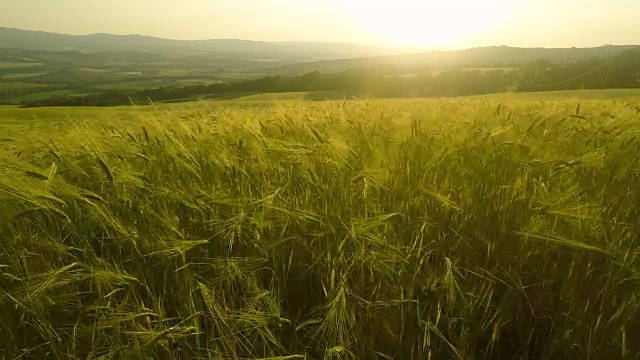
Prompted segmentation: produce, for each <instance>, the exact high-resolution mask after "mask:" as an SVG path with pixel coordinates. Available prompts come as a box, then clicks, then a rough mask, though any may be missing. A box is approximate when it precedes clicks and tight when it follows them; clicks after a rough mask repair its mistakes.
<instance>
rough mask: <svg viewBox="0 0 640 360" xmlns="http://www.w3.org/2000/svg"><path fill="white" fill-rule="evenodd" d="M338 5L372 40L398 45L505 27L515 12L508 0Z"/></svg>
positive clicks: (356, 0)
mask: <svg viewBox="0 0 640 360" xmlns="http://www.w3.org/2000/svg"><path fill="white" fill-rule="evenodd" d="M336 5H337V6H338V8H339V11H341V12H342V13H343V14H344V15H345V16H346V17H348V18H349V21H351V22H352V24H353V25H354V26H355V27H356V28H357V29H358V30H360V31H363V32H365V33H366V34H367V36H369V37H370V38H371V40H373V41H377V42H381V43H384V44H388V45H396V46H447V45H450V44H452V43H455V42H459V41H464V40H465V39H467V38H470V37H473V36H475V35H478V34H483V33H487V32H490V31H492V30H495V29H498V28H499V27H501V26H504V24H505V22H506V21H507V20H509V19H511V18H512V17H513V15H514V12H515V9H514V5H513V2H512V1H507V0H488V1H476V0H448V1H415V0H395V1H388V0H386V1H380V0H373V1H371V0H369V1H367V0H351V1H348V2H347V1H341V2H339V3H336Z"/></svg>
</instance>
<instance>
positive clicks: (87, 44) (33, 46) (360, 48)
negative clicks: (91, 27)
mask: <svg viewBox="0 0 640 360" xmlns="http://www.w3.org/2000/svg"><path fill="white" fill-rule="evenodd" d="M10 48H21V49H27V50H48V51H79V52H112V51H125V52H129V51H136V52H148V53H156V54H162V55H165V56H174V57H182V56H189V55H211V54H217V53H227V54H253V55H256V54H263V55H291V56H302V57H308V58H310V60H317V59H324V58H331V59H336V58H352V57H364V56H379V55H384V54H393V53H395V54H397V53H400V52H399V51H398V50H394V49H390V48H382V47H373V46H365V45H358V44H346V43H323V42H264V41H250V40H236V39H212V40H171V39H163V38H158V37H153V36H143V35H111V34H92V35H67V34H57V33H50V32H42V31H31V30H20V29H12V28H5V27H0V49H10Z"/></svg>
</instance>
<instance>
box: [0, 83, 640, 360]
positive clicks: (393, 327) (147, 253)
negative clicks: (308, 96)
mask: <svg viewBox="0 0 640 360" xmlns="http://www.w3.org/2000/svg"><path fill="white" fill-rule="evenodd" d="M612 93H613V92H612ZM612 93H607V94H602V93H600V94H601V95H602V97H603V98H610V97H614V96H613V95H612ZM581 94H591V95H590V96H591V97H592V98H594V99H591V100H584V99H576V98H573V97H574V96H580V95H581ZM597 94H598V93H596V92H573V93H566V94H565V98H563V99H560V98H553V97H552V94H549V93H547V94H542V93H539V94H523V95H509V96H485V97H480V98H468V99H428V100H424V99H423V100H418V99H413V100H409V99H407V100H376V101H336V102H331V101H329V102H321V103H318V102H302V101H297V102H287V101H284V102H259V101H258V102H256V101H252V102H241V101H236V102H233V103H231V102H200V103H184V104H172V105H164V104H161V105H156V106H154V107H122V108H105V109H100V110H97V109H92V108H83V107H78V108H56V109H48V108H41V109H18V108H10V107H0V119H2V120H0V134H2V135H0V239H2V241H1V242H0V313H2V314H3V318H2V322H0V357H6V358H8V359H11V358H16V357H21V358H34V359H41V358H54V359H69V358H71V359H76V358H77V359H93V358H109V359H170V358H180V359H199V358H200V359H229V358H270V359H296V358H299V359H302V358H305V357H306V358H309V359H355V358H359V359H391V358H395V359H474V358H475V359H513V358H521V359H564V358H571V359H638V358H640V344H639V342H638V339H640V250H639V249H640V239H639V236H640V212H639V211H638V204H639V203H640V188H639V187H638V183H639V181H640V156H639V155H638V154H640V139H639V138H638V133H639V132H640V123H638V113H639V112H640V108H639V107H638V106H639V105H640V100H639V99H640V96H638V95H640V94H638V93H637V92H636V93H631V92H630V91H626V92H624V94H625V95H628V96H629V97H626V98H620V97H618V98H617V99H614V100H605V99H595V98H596V97H597ZM534 96H537V98H536V97H534ZM543 98H547V99H544V100H543Z"/></svg>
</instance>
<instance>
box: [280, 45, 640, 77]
mask: <svg viewBox="0 0 640 360" xmlns="http://www.w3.org/2000/svg"><path fill="white" fill-rule="evenodd" d="M637 47H638V46H637V45H607V46H600V47H595V48H557V49H549V48H516V47H508V46H492V47H479V48H472V49H467V50H454V51H430V52H426V53H418V54H404V55H389V56H376V57H367V58H364V57H363V58H354V59H339V60H332V61H317V62H307V63H299V64H293V65H285V66H281V67H277V68H273V69H270V70H269V71H268V73H269V74H271V75H288V76H293V75H300V74H305V73H309V72H313V71H318V72H321V73H337V72H340V71H345V70H350V69H357V68H364V67H370V66H382V65H390V66H396V67H400V68H405V69H417V68H421V67H427V68H433V69H446V68H465V67H466V68H475V67H495V66H515V65H520V64H524V63H528V62H532V61H535V60H538V59H548V60H551V61H555V62H573V61H579V60H584V59H588V58H609V57H613V56H616V55H619V54H621V53H623V52H625V51H627V50H631V49H634V48H637Z"/></svg>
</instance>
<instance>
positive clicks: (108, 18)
mask: <svg viewBox="0 0 640 360" xmlns="http://www.w3.org/2000/svg"><path fill="white" fill-rule="evenodd" d="M2 1H6V3H5V4H4V5H3V6H2V11H1V12H0V26H3V27H13V28H20V29H27V30H42V31H50V32H59V33H66V34H78V35H82V34H92V33H111V34H142V35H152V36H158V37H164V38H172V39H219V38H233V39H248V40H264V41H307V40H311V41H340V42H354V43H361V44H369V45H388V46H403V47H421V48H431V49H456V48H467V47H474V46H490V45H509V46H525V47H534V46H542V47H571V46H576V47H585V46H600V45H604V44H640V28H639V27H637V26H636V24H637V18H638V17H639V16H640V0H438V1H436V0H180V1H179V0H109V1H104V0H20V1H14V0H2Z"/></svg>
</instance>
